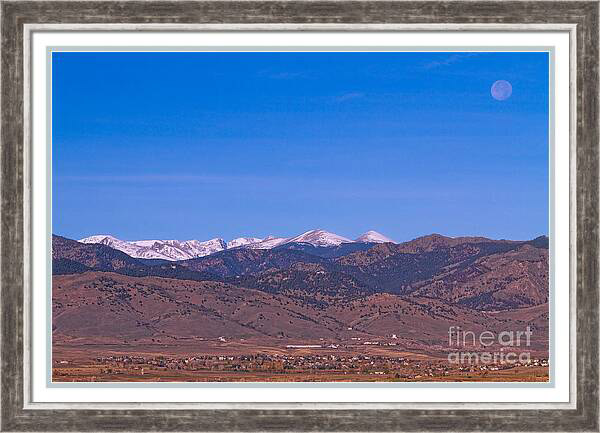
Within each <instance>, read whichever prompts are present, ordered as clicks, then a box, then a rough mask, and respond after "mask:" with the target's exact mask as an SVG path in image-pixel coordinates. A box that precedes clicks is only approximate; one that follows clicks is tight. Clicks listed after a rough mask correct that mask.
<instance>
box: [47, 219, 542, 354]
mask: <svg viewBox="0 0 600 433" xmlns="http://www.w3.org/2000/svg"><path fill="white" fill-rule="evenodd" d="M113 239H114V238H112V239H107V237H106V236H104V237H102V236H101V237H98V238H94V240H97V241H98V243H89V242H90V239H89V238H88V239H87V240H86V241H87V242H88V243H84V242H78V241H75V240H72V239H67V238H64V237H61V236H56V235H54V236H53V239H52V258H53V268H52V269H53V278H52V281H53V316H52V317H53V338H54V341H60V342H62V343H66V344H71V343H69V342H73V344H77V345H79V344H83V342H85V344H92V345H94V344H98V343H102V344H121V345H124V346H123V347H131V344H133V343H132V341H133V342H135V344H141V345H154V344H158V343H156V342H165V341H167V342H169V343H170V344H172V345H175V346H177V345H179V344H184V343H183V342H187V343H186V344H191V345H192V347H196V345H197V344H198V342H199V341H207V340H211V339H220V338H225V339H237V340H239V341H247V339H254V340H252V341H257V343H256V344H258V345H259V346H262V345H264V346H265V347H267V346H268V347H281V345H282V344H285V343H282V341H288V342H290V341H291V342H294V343H297V342H311V344H312V342H315V341H316V342H319V341H321V340H322V339H328V341H332V342H336V341H337V342H341V341H356V339H357V338H363V339H369V340H373V339H375V340H377V339H381V338H388V339H389V338H390V336H391V335H395V336H396V337H397V340H394V341H396V342H397V344H398V345H400V347H402V350H409V351H417V352H419V351H424V352H427V353H432V352H436V351H437V352H436V353H440V352H439V351H440V350H442V351H443V349H440V348H443V346H444V344H445V342H447V338H448V337H447V332H448V327H449V326H462V327H463V329H469V330H472V331H475V332H477V331H479V332H481V331H483V330H498V331H503V330H513V329H514V330H524V329H525V327H526V326H531V328H532V329H534V331H535V334H534V335H535V348H536V350H540V351H541V353H545V352H544V351H547V348H548V287H549V267H548V238H547V237H546V236H540V237H538V238H535V239H532V240H529V241H512V240H493V239H487V238H483V237H460V238H451V237H447V236H441V235H438V234H432V235H428V236H423V237H420V238H416V239H413V240H412V241H408V242H403V243H394V242H382V240H383V237H382V236H381V235H379V234H372V233H371V234H370V236H369V237H368V238H367V239H368V240H369V242H365V241H364V240H366V239H365V238H363V239H362V241H358V240H357V241H347V240H343V239H345V238H342V237H340V236H337V235H334V236H331V235H330V234H329V233H327V232H322V231H312V232H307V233H304V234H302V235H300V236H296V237H292V238H286V240H285V241H284V242H281V241H277V242H273V243H272V245H271V246H270V248H256V247H254V246H256V245H257V244H261V243H263V242H266V241H265V240H264V239H262V240H256V239H255V238H248V239H245V240H244V241H241V240H236V242H234V243H232V242H233V241H230V242H229V243H225V242H222V241H221V242H210V243H209V244H208V245H205V248H206V249H200V248H199V247H198V244H196V243H194V242H193V241H188V242H187V243H186V242H182V243H180V244H179V245H177V247H176V249H177V250H178V251H184V252H185V251H186V250H184V249H183V248H189V249H188V250H187V251H188V252H189V251H192V249H194V248H195V249H196V250H195V251H202V253H204V252H206V251H209V250H210V246H215V247H216V248H220V250H219V251H216V252H212V253H209V254H205V255H202V256H200V257H194V258H186V259H184V260H173V259H172V258H169V259H164V258H161V257H155V256H152V255H145V254H143V252H140V250H136V254H140V255H142V257H132V256H131V255H128V254H126V253H125V252H123V251H122V250H120V249H117V248H115V247H116V246H119V247H120V248H130V245H133V246H134V247H135V248H148V247H149V246H151V247H152V246H154V245H155V244H153V243H151V242H152V241H136V242H127V243H126V244H127V245H123V244H122V243H118V242H115V243H112V244H111V242H112V240H113ZM157 243H158V245H162V246H164V248H165V249H167V248H168V247H172V248H175V247H174V246H173V245H175V244H173V243H172V241H160V242H157ZM227 244H229V246H228V245H227ZM158 245H157V247H158ZM169 251H170V250H169ZM196 254H197V253H196ZM240 339H241V340H240ZM256 339H258V340H256ZM353 339H354V340H353ZM217 341H219V340H217ZM336 344H337V343H336ZM90 347H92V346H90ZM144 347H147V346H144ZM250 347H252V346H250Z"/></svg>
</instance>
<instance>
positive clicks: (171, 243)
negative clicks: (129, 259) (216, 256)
mask: <svg viewBox="0 0 600 433" xmlns="http://www.w3.org/2000/svg"><path fill="white" fill-rule="evenodd" d="M130 243H131V244H134V245H137V246H140V247H143V248H145V252H147V253H149V254H152V253H151V252H154V253H159V254H162V255H164V256H167V257H169V259H168V260H187V259H193V258H196V257H203V256H208V255H209V254H213V253H216V252H219V251H223V250H224V249H226V248H227V244H225V241H223V239H220V238H215V239H211V240H208V241H203V242H201V241H197V240H195V239H192V240H189V241H178V240H143V241H131V242H130ZM145 258H147V257H145Z"/></svg>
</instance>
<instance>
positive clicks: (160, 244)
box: [79, 230, 394, 261]
mask: <svg viewBox="0 0 600 433" xmlns="http://www.w3.org/2000/svg"><path fill="white" fill-rule="evenodd" d="M79 242H83V243H86V244H92V243H94V244H104V245H108V246H109V247H111V248H114V249H116V250H119V251H123V252H124V253H125V254H127V255H129V256H131V257H135V258H143V259H163V260H171V261H176V260H188V259H193V258H196V257H203V256H208V255H209V254H214V253H216V252H219V251H223V250H227V249H232V248H250V249H258V250H267V249H271V248H275V247H277V246H279V245H284V244H287V243H292V242H302V243H308V244H311V245H314V246H316V247H333V246H338V245H340V244H343V243H352V242H377V243H383V242H394V241H393V240H391V239H390V238H388V237H386V236H384V235H382V234H381V233H377V232H375V231H373V230H371V231H368V232H366V233H365V234H363V235H361V236H360V237H358V238H357V239H356V241H352V240H350V239H348V238H345V237H343V236H340V235H337V234H335V233H331V232H328V231H325V230H309V231H307V232H305V233H302V234H301V235H298V236H295V237H291V238H282V237H274V236H267V237H266V238H264V239H260V238H255V237H242V238H237V239H232V240H231V241H229V242H227V243H225V241H223V239H221V238H215V239H210V240H208V241H198V240H195V239H192V240H188V241H178V240H164V239H163V240H158V239H152V240H139V241H123V240H121V239H117V238H115V237H114V236H111V235H94V236H89V237H87V238H84V239H80V240H79Z"/></svg>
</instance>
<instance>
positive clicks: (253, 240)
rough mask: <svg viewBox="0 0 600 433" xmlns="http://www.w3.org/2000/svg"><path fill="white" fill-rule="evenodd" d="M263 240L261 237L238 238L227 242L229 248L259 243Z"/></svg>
mask: <svg viewBox="0 0 600 433" xmlns="http://www.w3.org/2000/svg"><path fill="white" fill-rule="evenodd" d="M260 241H262V239H261V238H236V239H232V240H230V241H229V242H227V248H238V247H243V246H248V245H253V244H257V243H259V242H260Z"/></svg>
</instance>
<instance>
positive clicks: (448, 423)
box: [0, 0, 600, 431]
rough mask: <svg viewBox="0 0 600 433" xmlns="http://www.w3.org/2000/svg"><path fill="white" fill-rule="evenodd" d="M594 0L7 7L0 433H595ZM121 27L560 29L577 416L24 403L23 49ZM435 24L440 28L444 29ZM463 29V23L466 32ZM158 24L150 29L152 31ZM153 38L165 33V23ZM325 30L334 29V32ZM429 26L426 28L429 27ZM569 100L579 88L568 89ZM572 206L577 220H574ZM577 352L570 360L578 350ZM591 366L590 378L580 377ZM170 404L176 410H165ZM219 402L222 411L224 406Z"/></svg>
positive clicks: (571, 412)
mask: <svg viewBox="0 0 600 433" xmlns="http://www.w3.org/2000/svg"><path fill="white" fill-rule="evenodd" d="M598 12H599V3H598V2H597V1H582V2H578V1H515V2H499V1H498V2H496V1H482V2H477V1H447V2H437V1H420V2H409V1H389V2H388V1H377V2H358V1H346V0H342V1H323V2H321V1H264V2H253V1H240V2H219V1H206V2H205V1H190V2H187V1H186V2H183V1H165V2H154V1H148V2H135V1H100V2H96V1H62V2H53V1H31V2H27V1H19V0H17V1H4V2H3V3H2V8H1V14H2V33H1V42H2V45H1V49H2V63H1V70H0V71H1V74H2V76H1V80H2V81H1V98H2V99H1V102H2V108H1V113H2V119H1V120H2V124H1V140H2V148H1V154H0V155H1V158H2V159H1V186H2V190H1V198H2V201H1V205H2V208H1V212H2V226H1V231H0V236H1V240H2V243H1V256H0V257H1V265H2V267H1V275H0V277H1V280H0V281H1V284H2V286H1V297H0V301H1V317H2V321H1V326H2V329H1V337H2V342H1V350H2V351H1V354H2V357H1V367H2V369H1V373H0V374H1V378H0V379H1V382H0V383H1V390H2V400H1V412H0V417H1V418H0V430H2V431H99V430H124V431H149V430H152V431H163V430H165V431H184V430H185V431H267V430H268V431H286V430H298V431H308V430H323V431H359V430H362V431H449V430H451V431H598V429H599V419H598V412H599V411H598V385H599V378H598V367H599V364H598V337H599V333H598V332H599V330H598V315H599V307H600V305H599V298H598V270H599V269H598V264H599V262H598V239H599V238H598V225H599V219H598V186H599V183H598V180H599V176H598V174H599V172H598V169H599V165H598V162H599V161H598V159H599V152H598V150H599V149H598V146H599V144H598V143H599V130H598V120H599V114H598V109H599V104H598V102H599V98H598V93H599V92H598V91H599V88H600V87H599V80H598V70H599V66H598V62H599V54H598V50H599V47H598V45H599V44H598V39H599V36H600V34H599V24H598V23H599V15H598ZM109 23H113V24H121V26H120V27H122V28H124V27H125V25H127V27H129V28H131V26H132V25H133V26H134V27H135V28H137V29H140V30H142V29H148V28H151V27H153V24H156V23H163V24H164V23H166V24H167V27H172V25H177V26H181V28H182V29H185V28H193V27H195V28H196V29H197V27H198V25H207V24H209V25H210V24H213V25H218V27H220V28H231V29H235V28H239V27H240V26H239V25H240V24H242V25H243V24H261V25H265V28H270V29H271V30H276V29H298V30H310V26H306V24H309V23H312V24H320V25H324V26H325V27H324V28H327V26H331V25H333V26H334V27H335V28H336V29H340V28H344V29H348V30H361V29H365V28H366V27H365V24H367V25H375V27H376V26H378V25H379V26H380V27H381V28H382V29H383V28H386V27H388V28H390V27H393V26H394V25H398V24H403V25H405V26H406V25H408V26H410V28H411V29H414V30H419V29H421V30H424V29H426V28H427V27H428V25H430V24H435V25H437V27H436V28H438V29H439V28H446V29H453V30H463V31H468V30H474V29H477V30H482V29H483V30H497V29H498V28H502V29H503V30H507V31H510V30H524V29H534V28H535V29H542V28H543V29H548V30H553V29H555V30H557V29H560V30H565V29H567V30H569V31H570V32H571V36H572V39H573V40H572V42H573V45H572V46H575V45H576V47H577V50H576V56H575V59H574V60H575V62H574V64H573V65H572V66H573V67H572V73H573V75H574V77H573V78H576V80H574V82H576V88H575V89H573V86H572V95H571V101H572V108H575V109H574V110H572V111H573V114H572V115H574V116H576V117H574V118H575V119H576V121H577V124H576V128H574V129H573V132H574V135H573V136H572V141H573V142H575V141H576V143H577V147H576V149H575V148H573V151H574V154H573V155H572V158H573V162H574V164H573V167H576V169H575V168H574V169H573V170H572V172H573V173H572V174H573V175H574V179H572V185H571V187H572V197H574V198H575V203H572V213H571V215H572V218H571V219H572V220H571V224H572V233H573V234H574V235H575V237H576V242H575V244H574V250H573V252H572V256H573V257H574V258H575V261H574V263H576V268H575V269H573V271H574V272H573V275H572V282H573V283H574V287H573V288H574V289H575V290H576V299H577V305H576V306H574V307H575V309H576V329H577V332H576V344H575V347H576V356H574V357H575V360H576V364H577V368H576V371H577V375H576V378H575V382H576V387H575V390H576V395H575V396H574V397H575V401H574V403H575V404H574V408H572V407H571V408H565V409H561V410H556V409H554V410H550V409H548V408H546V407H544V406H543V405H538V406H537V407H535V408H528V409H524V410H505V408H504V409H503V408H502V405H494V404H487V405H486V406H481V407H480V408H478V409H473V408H469V409H467V408H466V407H465V408H460V407H458V408H457V407H456V405H455V406H449V405H444V404H442V403H440V404H437V405H436V408H435V409H432V408H428V409H421V408H419V407H418V406H414V407H412V408H408V409H406V408H403V409H400V408H398V407H394V406H393V405H387V406H386V405H379V406H377V405H363V406H362V407H361V406H360V405H353V406H346V407H344V406H343V405H340V406H339V407H336V408H335V409H332V408H331V407H328V408H327V409H326V408H325V407H322V408H318V407H317V409H314V405H311V406H312V407H313V409H308V407H307V406H306V405H301V404H295V405H294V404H291V405H286V407H282V406H280V405H276V404H262V405H260V406H259V405H254V406H252V405H239V404H237V405H235V404H232V405H231V407H228V408H226V409H223V408H217V407H216V406H212V407H211V406H210V405H206V406H205V407H204V408H202V409H190V408H189V407H185V406H182V407H179V408H169V409H152V405H133V406H132V405H121V406H120V405H111V406H110V407H103V408H102V409H97V408H96V409H90V408H86V407H85V406H83V407H82V406H79V408H78V409H75V408H74V406H73V407H69V404H65V405H61V406H54V407H52V406H47V407H46V406H39V407H36V406H35V405H31V404H30V402H29V392H28V390H29V387H28V384H27V375H26V374H24V372H26V369H27V367H28V364H29V359H28V346H27V342H28V338H27V328H28V325H27V324H28V319H29V314H28V310H27V308H25V306H27V305H28V304H27V301H28V291H27V288H28V286H29V285H28V280H29V271H28V263H29V259H28V254H29V241H28V239H29V234H28V233H29V230H30V227H29V218H28V212H29V211H28V209H29V194H30V186H29V182H28V164H29V151H28V142H29V140H28V137H29V131H28V128H27V126H28V116H29V113H28V106H29V104H28V100H27V98H26V95H27V92H28V80H27V77H28V74H29V69H28V68H29V67H30V66H29V63H28V41H29V37H30V34H31V32H32V31H35V30H36V29H43V28H44V27H46V28H47V27H54V26H55V25H56V24H64V25H65V26H66V27H68V28H74V27H77V25H78V24H87V25H89V24H99V25H105V24H109ZM442 24H443V26H442V27H440V25H442ZM465 24H466V25H465ZM154 27H155V28H157V27H156V26H154ZM160 28H163V29H164V28H165V27H163V26H161V27H160ZM332 28H333V27H332ZM429 28H431V27H429ZM573 90H575V91H574V92H573ZM575 209H576V213H575ZM574 355H575V353H574ZM586 367H587V368H586ZM174 406H176V405H174ZM222 406H223V405H220V406H219V407H222Z"/></svg>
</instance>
